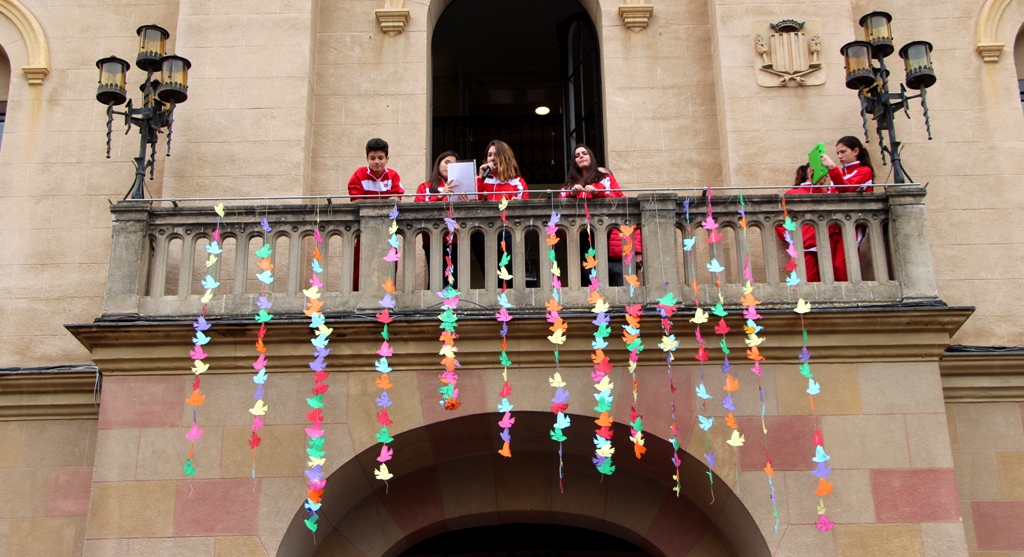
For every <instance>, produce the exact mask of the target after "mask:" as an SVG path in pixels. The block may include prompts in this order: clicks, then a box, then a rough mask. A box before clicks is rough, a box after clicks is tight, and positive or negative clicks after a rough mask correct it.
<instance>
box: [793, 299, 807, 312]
mask: <svg viewBox="0 0 1024 557" xmlns="http://www.w3.org/2000/svg"><path fill="white" fill-rule="evenodd" d="M793 311H795V312H796V313H807V312H809V311H811V304H810V303H808V302H806V301H804V299H803V298H800V299H799V300H797V302H796V308H795V309H794V310H793Z"/></svg>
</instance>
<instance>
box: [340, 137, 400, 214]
mask: <svg viewBox="0 0 1024 557" xmlns="http://www.w3.org/2000/svg"><path fill="white" fill-rule="evenodd" d="M388 160H389V157H388V142H387V141H384V140H383V139H381V138H379V137H375V138H373V139H371V140H369V141H367V142H366V166H365V167H363V166H360V167H359V168H357V169H356V171H355V172H353V173H352V177H351V178H349V179H348V193H349V195H352V196H354V197H352V199H351V201H358V200H360V199H387V198H389V197H399V198H400V196H401V195H402V194H404V193H405V189H403V188H402V179H401V178H399V176H398V173H397V172H395V171H394V170H392V169H390V168H388V167H387V164H388Z"/></svg>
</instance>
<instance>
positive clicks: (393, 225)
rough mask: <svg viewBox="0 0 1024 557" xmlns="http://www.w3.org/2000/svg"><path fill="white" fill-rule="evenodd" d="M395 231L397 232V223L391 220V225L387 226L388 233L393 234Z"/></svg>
mask: <svg viewBox="0 0 1024 557" xmlns="http://www.w3.org/2000/svg"><path fill="white" fill-rule="evenodd" d="M395 232H398V223H397V222H395V221H391V226H389V227H388V234H394V233H395Z"/></svg>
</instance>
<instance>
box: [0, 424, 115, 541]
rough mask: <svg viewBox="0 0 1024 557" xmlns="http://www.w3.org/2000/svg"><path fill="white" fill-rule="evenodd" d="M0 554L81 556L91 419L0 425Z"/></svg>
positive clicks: (90, 469) (93, 445) (90, 471)
mask: <svg viewBox="0 0 1024 557" xmlns="http://www.w3.org/2000/svg"><path fill="white" fill-rule="evenodd" d="M0 446H2V447H3V450H2V451H0V500H2V501H3V504H2V505H0V554H2V555H12V556H13V555H47V556H53V557H73V556H79V555H82V554H83V550H84V544H85V530H86V515H87V514H88V512H89V496H90V490H91V487H92V475H93V456H94V454H95V451H96V421H95V420H42V421H10V422H0Z"/></svg>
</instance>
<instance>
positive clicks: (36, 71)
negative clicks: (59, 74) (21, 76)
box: [0, 0, 50, 85]
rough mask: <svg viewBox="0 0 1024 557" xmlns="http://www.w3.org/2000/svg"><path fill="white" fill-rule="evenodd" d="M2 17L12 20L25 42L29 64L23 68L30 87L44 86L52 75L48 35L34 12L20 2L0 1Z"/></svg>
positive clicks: (13, 0)
mask: <svg viewBox="0 0 1024 557" xmlns="http://www.w3.org/2000/svg"><path fill="white" fill-rule="evenodd" d="M0 15H3V16H5V17H6V18H7V19H9V20H11V23H13V24H14V26H15V27H16V28H17V29H18V32H19V33H20V34H21V37H22V39H23V40H24V41H25V49H26V50H27V53H28V64H26V65H24V66H22V67H21V70H22V71H23V72H25V77H26V78H27V79H28V83H29V85H42V84H43V79H45V78H46V76H47V74H49V73H50V48H49V46H47V44H46V34H45V33H43V28H42V26H41V25H39V21H38V20H37V19H36V17H35V16H34V15H32V12H31V11H29V9H28V8H26V7H25V6H24V5H22V3H21V2H19V1H18V0H0Z"/></svg>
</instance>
